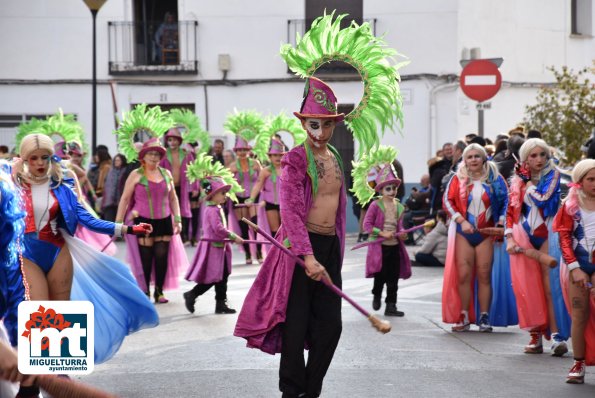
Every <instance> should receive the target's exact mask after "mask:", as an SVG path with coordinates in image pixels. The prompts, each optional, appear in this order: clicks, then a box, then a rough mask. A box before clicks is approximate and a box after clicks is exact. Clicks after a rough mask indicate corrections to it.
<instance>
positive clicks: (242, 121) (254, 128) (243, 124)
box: [223, 110, 265, 150]
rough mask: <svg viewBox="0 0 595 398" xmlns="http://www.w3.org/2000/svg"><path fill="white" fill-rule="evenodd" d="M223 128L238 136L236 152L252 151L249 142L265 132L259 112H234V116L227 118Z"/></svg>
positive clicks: (235, 146)
mask: <svg viewBox="0 0 595 398" xmlns="http://www.w3.org/2000/svg"><path fill="white" fill-rule="evenodd" d="M223 127H224V128H225V130H226V131H229V132H230V133H233V134H235V135H236V143H235V145H234V148H233V149H234V150H236V149H252V148H251V147H250V145H249V144H248V142H249V141H252V140H253V139H255V138H256V136H257V135H258V134H260V133H261V132H262V131H263V130H264V127H265V124H264V120H263V118H262V116H261V114H260V113H258V112H255V111H241V112H238V111H237V110H234V113H233V114H230V115H228V116H227V119H226V120H225V123H224V125H223Z"/></svg>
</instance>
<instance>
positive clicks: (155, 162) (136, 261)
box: [116, 104, 188, 304]
mask: <svg viewBox="0 0 595 398" xmlns="http://www.w3.org/2000/svg"><path fill="white" fill-rule="evenodd" d="M171 123H172V122H171V119H169V118H168V117H167V114H166V113H164V112H162V111H161V110H160V109H159V107H153V108H151V109H147V108H146V105H144V104H142V105H138V106H137V107H136V108H135V109H134V110H132V111H131V112H129V113H127V114H126V115H124V118H123V121H122V123H121V124H120V128H119V129H118V132H117V133H118V145H119V147H120V152H121V153H123V154H124V156H126V158H127V159H128V160H129V161H131V162H132V161H134V160H136V159H137V158H138V159H139V160H140V162H141V166H140V167H139V168H138V169H136V170H134V171H132V172H131V173H130V175H129V176H128V178H127V180H126V184H125V185H124V191H123V192H122V197H121V198H120V204H119V206H118V213H117V215H116V220H124V219H125V216H127V215H128V217H132V218H133V219H134V220H135V222H143V223H147V224H150V225H152V227H153V230H152V232H151V234H150V235H149V236H144V237H139V238H138V239H127V240H126V246H127V248H128V259H129V262H130V264H131V266H132V269H133V273H134V276H135V277H136V280H137V281H138V284H139V286H140V288H141V289H142V290H143V291H144V292H145V294H147V296H150V290H149V289H150V283H151V279H152V277H153V279H154V281H155V290H154V292H153V298H154V299H155V303H161V304H164V303H167V302H169V300H168V299H167V298H165V295H164V293H163V290H164V289H175V288H177V287H178V285H179V282H178V275H179V269H180V267H184V269H185V268H186V267H187V266H188V259H187V257H186V252H185V250H184V246H183V244H182V241H181V239H180V235H179V234H180V232H181V230H182V217H181V215H180V206H179V202H178V197H177V195H176V191H175V188H174V184H173V178H172V175H171V173H170V172H169V171H167V170H166V169H164V168H162V167H159V163H160V161H161V159H162V158H163V157H164V156H165V148H163V147H162V146H161V144H160V141H159V137H161V136H162V135H163V133H164V132H165V131H167V129H169V127H171ZM139 129H142V130H143V131H145V132H148V133H149V135H150V136H151V138H150V139H149V140H147V141H146V142H145V143H143V145H142V147H141V149H140V151H139V152H138V153H137V152H136V148H135V146H134V145H133V142H132V138H133V135H134V134H135V133H136V131H138V130H139Z"/></svg>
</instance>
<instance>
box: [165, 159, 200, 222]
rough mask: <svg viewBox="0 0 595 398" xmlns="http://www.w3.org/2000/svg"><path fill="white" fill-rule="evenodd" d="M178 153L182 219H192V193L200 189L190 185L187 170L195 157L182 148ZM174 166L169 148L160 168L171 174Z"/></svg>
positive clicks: (179, 198)
mask: <svg viewBox="0 0 595 398" xmlns="http://www.w3.org/2000/svg"><path fill="white" fill-rule="evenodd" d="M178 153H179V156H180V192H179V195H178V201H179V202H180V214H181V216H182V217H186V218H190V217H192V213H191V212H190V193H191V192H192V191H196V190H198V189H196V188H195V187H193V184H190V182H189V181H188V177H187V176H186V170H187V167H188V164H189V163H191V162H192V161H193V160H194V155H193V154H192V153H190V152H187V151H186V150H184V149H182V148H178ZM172 164H173V160H172V151H171V148H167V152H166V154H165V156H164V157H163V158H162V159H161V162H160V163H159V166H161V167H163V168H164V169H167V170H169V171H170V172H171V171H172Z"/></svg>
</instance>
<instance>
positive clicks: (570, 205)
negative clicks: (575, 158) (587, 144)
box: [564, 159, 595, 216]
mask: <svg viewBox="0 0 595 398" xmlns="http://www.w3.org/2000/svg"><path fill="white" fill-rule="evenodd" d="M591 169H595V159H583V160H581V161H580V162H578V163H577V164H576V166H574V169H572V184H569V185H570V189H569V190H568V196H567V197H566V199H565V200H564V203H566V212H567V213H568V214H570V215H571V216H574V215H575V214H576V212H577V211H578V210H579V209H580V208H581V207H583V206H584V205H585V203H584V200H585V197H586V196H587V195H585V192H584V191H583V187H582V184H581V181H582V180H583V178H584V177H585V175H587V173H588V172H589V171H590V170H591Z"/></svg>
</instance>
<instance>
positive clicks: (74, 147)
mask: <svg viewBox="0 0 595 398" xmlns="http://www.w3.org/2000/svg"><path fill="white" fill-rule="evenodd" d="M68 154H69V155H72V154H75V155H80V156H83V151H82V150H81V146H80V145H79V144H77V143H76V142H69V143H68Z"/></svg>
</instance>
